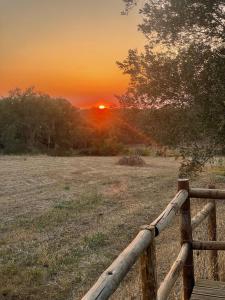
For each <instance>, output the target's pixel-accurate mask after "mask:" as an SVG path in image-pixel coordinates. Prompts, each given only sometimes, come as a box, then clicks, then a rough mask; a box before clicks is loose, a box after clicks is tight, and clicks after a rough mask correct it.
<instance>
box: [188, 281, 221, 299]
mask: <svg viewBox="0 0 225 300" xmlns="http://www.w3.org/2000/svg"><path fill="white" fill-rule="evenodd" d="M191 300H225V282H220V281H212V280H203V279H200V280H198V281H197V282H196V285H195V287H194V289H193V293H192V296H191Z"/></svg>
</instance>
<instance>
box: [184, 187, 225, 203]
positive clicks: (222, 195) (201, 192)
mask: <svg viewBox="0 0 225 300" xmlns="http://www.w3.org/2000/svg"><path fill="white" fill-rule="evenodd" d="M189 196H190V197H191V198H208V199H222V200H225V190H219V189H198V188H192V189H190V191H189Z"/></svg>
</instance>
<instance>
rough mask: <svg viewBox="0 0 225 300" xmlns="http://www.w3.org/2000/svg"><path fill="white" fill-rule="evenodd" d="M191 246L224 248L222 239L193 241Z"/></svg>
mask: <svg viewBox="0 0 225 300" xmlns="http://www.w3.org/2000/svg"><path fill="white" fill-rule="evenodd" d="M192 248H193V249H194V250H225V242H224V241H223V242H222V241H221V242H220V241H193V242H192Z"/></svg>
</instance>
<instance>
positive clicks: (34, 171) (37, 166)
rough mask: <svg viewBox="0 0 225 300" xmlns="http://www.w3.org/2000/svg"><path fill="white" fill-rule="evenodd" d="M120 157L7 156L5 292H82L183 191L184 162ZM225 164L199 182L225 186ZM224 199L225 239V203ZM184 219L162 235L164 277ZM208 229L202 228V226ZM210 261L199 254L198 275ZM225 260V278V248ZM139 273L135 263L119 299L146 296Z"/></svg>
mask: <svg viewBox="0 0 225 300" xmlns="http://www.w3.org/2000/svg"><path fill="white" fill-rule="evenodd" d="M117 160H118V158H115V157H114V158H111V157H107V158H106V157H73V158H63V157H58V158H57V157H47V156H36V157H35V156H34V157H31V156H1V157H0V170H1V172H0V218H1V222H0V234H1V240H0V278H1V280H0V299H4V300H5V299H7V300H9V299H10V300H11V299H13V300H16V299H18V300H43V299H46V300H49V299H54V300H65V299H67V300H69V299H74V300H75V299H80V298H81V296H82V295H83V294H84V293H85V292H86V291H87V290H88V288H90V287H91V285H92V284H93V283H94V282H95V280H96V279H97V278H98V276H99V275H100V274H101V272H102V271H103V270H104V269H105V268H106V267H107V266H108V265H109V264H110V263H111V262H112V260H113V259H114V258H115V257H116V256H117V255H118V254H119V253H120V251H121V250H123V248H124V247H125V246H126V245H127V244H128V243H129V242H130V241H131V240H132V238H133V237H134V236H135V234H136V233H137V232H138V230H139V227H140V226H141V225H143V224H147V223H150V222H151V221H153V219H154V218H156V217H157V216H158V214H159V213H160V212H161V211H162V210H163V209H164V207H165V206H166V205H167V203H168V202H169V201H170V200H171V199H172V197H173V196H174V194H175V192H176V179H177V169H178V162H177V161H175V160H174V158H161V157H155V158H153V157H152V158H145V160H146V162H147V165H146V166H144V167H139V168H137V167H128V166H119V165H117V164H116V162H117ZM222 165H223V162H219V163H218V162H217V163H216V164H215V165H214V166H213V167H208V168H207V170H206V171H205V172H204V173H203V174H202V176H201V177H200V178H198V179H197V180H195V181H192V182H191V184H192V186H198V187H206V186H207V184H208V183H216V185H217V187H225V169H224V168H223V166H222ZM201 205H202V204H201ZM193 207H194V209H193V210H194V211H196V210H197V209H198V207H199V203H198V201H195V205H194V206H193ZM218 207H219V209H218V219H219V220H218V223H219V239H225V234H223V232H225V231H224V230H225V227H223V228H222V225H223V223H224V212H225V203H224V204H219V205H218ZM177 219H178V218H177ZM177 222H178V220H175V222H174V224H172V225H171V226H170V228H169V229H168V230H167V231H165V233H163V234H162V235H161V236H160V237H159V239H158V240H157V256H158V257H157V258H158V263H159V268H158V275H159V278H162V277H163V276H164V275H165V274H166V273H167V271H168V270H169V267H170V265H171V263H172V262H173V260H174V259H175V257H176V255H177V253H178V252H179V232H178V231H177V226H176V225H177ZM204 235H205V232H204V230H203V229H201V228H200V229H199V230H198V231H197V233H196V236H197V237H198V238H203V237H204ZM206 238H207V237H206ZM165 253H166V255H165ZM207 264H208V263H207V256H206V255H205V256H204V257H203V256H202V255H196V264H195V265H196V269H197V271H196V274H197V276H204V277H208V276H209V274H208V265H207ZM135 268H136V269H135ZM220 268H221V277H222V279H224V277H223V276H224V274H222V273H223V271H224V269H225V268H224V257H223V256H221V257H220ZM136 270H137V272H135V271H136ZM137 274H138V266H135V267H134V270H132V271H131V273H130V274H129V276H127V278H126V279H125V280H124V282H123V284H122V285H121V288H120V289H119V290H118V291H117V292H116V294H115V295H114V296H113V299H141V298H140V295H139V293H138V289H139V287H138V285H139V280H138V276H137ZM176 290H178V286H177V287H176V288H175V292H174V294H173V298H178V293H177V292H176Z"/></svg>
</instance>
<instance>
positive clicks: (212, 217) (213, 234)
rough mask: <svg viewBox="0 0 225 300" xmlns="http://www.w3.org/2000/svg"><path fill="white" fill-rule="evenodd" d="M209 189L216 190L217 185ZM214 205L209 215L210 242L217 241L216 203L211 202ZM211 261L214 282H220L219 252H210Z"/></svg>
mask: <svg viewBox="0 0 225 300" xmlns="http://www.w3.org/2000/svg"><path fill="white" fill-rule="evenodd" d="M209 189H215V185H209ZM210 201H211V204H212V205H213V209H212V210H211V212H210V214H209V219H208V235H209V240H210V241H216V240H217V224H216V201H215V200H214V199H213V200H210ZM209 260H210V272H211V278H212V279H214V280H219V269H218V252H217V250H212V251H210V252H209Z"/></svg>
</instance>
